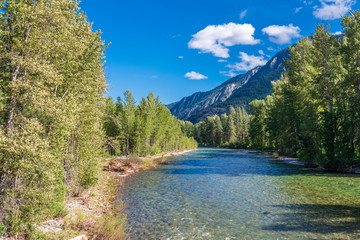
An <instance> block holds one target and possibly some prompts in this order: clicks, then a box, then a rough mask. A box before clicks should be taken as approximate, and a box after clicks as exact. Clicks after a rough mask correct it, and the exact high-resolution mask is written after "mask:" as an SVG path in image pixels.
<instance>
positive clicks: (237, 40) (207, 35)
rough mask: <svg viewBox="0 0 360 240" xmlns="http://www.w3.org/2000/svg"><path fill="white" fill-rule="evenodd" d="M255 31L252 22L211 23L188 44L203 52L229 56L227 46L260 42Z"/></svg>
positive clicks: (217, 55) (224, 56)
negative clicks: (255, 35)
mask: <svg viewBox="0 0 360 240" xmlns="http://www.w3.org/2000/svg"><path fill="white" fill-rule="evenodd" d="M254 32H255V28H254V27H253V26H252V25H251V24H237V23H228V24H223V25H209V26H207V27H206V28H204V29H203V30H201V31H199V32H198V33H196V34H194V35H193V36H192V37H193V38H192V39H191V40H190V42H189V43H188V46H189V48H192V49H199V50H200V52H201V53H212V54H213V55H214V56H216V57H221V58H228V57H230V55H229V49H228V48H227V47H231V46H234V45H255V44H258V43H260V40H258V39H255V38H254V36H253V35H254Z"/></svg>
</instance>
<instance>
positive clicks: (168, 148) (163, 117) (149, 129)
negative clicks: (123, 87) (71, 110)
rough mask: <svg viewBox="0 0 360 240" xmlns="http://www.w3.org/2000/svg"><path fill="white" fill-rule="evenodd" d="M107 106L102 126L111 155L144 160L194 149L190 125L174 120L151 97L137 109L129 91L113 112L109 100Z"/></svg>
mask: <svg viewBox="0 0 360 240" xmlns="http://www.w3.org/2000/svg"><path fill="white" fill-rule="evenodd" d="M107 102H108V104H107V108H106V116H105V119H104V120H103V123H104V125H103V126H104V129H105V132H106V134H107V138H108V140H109V141H108V144H107V145H108V149H109V151H110V152H111V153H112V154H113V155H128V156H131V155H134V156H147V155H156V154H160V153H163V152H174V151H181V150H185V149H191V148H196V147H197V143H196V141H195V140H194V139H193V138H192V137H191V136H192V134H193V125H192V123H190V122H184V121H179V120H178V119H176V118H175V117H173V116H172V115H171V113H170V111H169V110H168V109H167V108H166V107H165V106H164V105H163V104H161V103H160V101H159V98H158V97H157V98H155V96H154V94H153V93H150V94H149V96H148V97H147V98H146V99H145V98H143V99H142V100H141V102H140V104H139V105H138V106H137V105H136V103H135V100H134V97H133V95H132V93H131V92H130V91H126V92H125V93H124V100H122V99H121V98H118V100H117V102H116V104H115V106H116V109H115V110H114V105H113V103H111V102H112V99H111V98H109V99H108V100H107Z"/></svg>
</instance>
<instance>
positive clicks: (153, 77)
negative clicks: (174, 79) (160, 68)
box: [150, 75, 159, 79]
mask: <svg viewBox="0 0 360 240" xmlns="http://www.w3.org/2000/svg"><path fill="white" fill-rule="evenodd" d="M150 78H151V79H157V78H159V76H158V75H152V76H151V77H150Z"/></svg>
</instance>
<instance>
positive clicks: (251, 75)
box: [167, 48, 289, 123]
mask: <svg viewBox="0 0 360 240" xmlns="http://www.w3.org/2000/svg"><path fill="white" fill-rule="evenodd" d="M288 56H289V52H288V49H287V48H286V49H284V50H282V51H280V52H278V53H277V54H276V55H275V56H274V57H273V58H272V59H271V60H269V61H268V62H267V63H266V64H265V65H264V66H261V67H256V68H254V69H252V70H250V71H248V72H247V73H245V74H240V75H238V76H236V77H233V78H231V79H229V80H227V81H226V82H224V83H223V84H221V85H220V86H218V87H216V88H214V89H213V90H210V91H208V92H197V93H194V94H193V95H191V96H189V97H184V98H183V99H181V100H180V101H179V102H176V103H172V104H169V105H168V106H167V107H168V108H169V109H170V111H171V113H172V114H173V115H175V116H176V117H178V118H180V119H183V120H189V121H191V122H194V123H196V122H199V121H201V120H204V119H205V118H206V117H208V116H212V115H214V114H222V113H225V112H227V111H228V109H229V107H230V106H233V107H237V106H244V107H245V108H247V107H248V104H249V103H250V102H251V101H252V100H254V99H263V98H265V97H266V96H267V95H269V94H270V91H271V82H272V81H277V80H279V79H280V77H281V74H282V72H283V71H284V70H285V68H284V67H283V65H282V63H283V62H284V59H286V58H288Z"/></svg>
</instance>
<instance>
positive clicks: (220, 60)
mask: <svg viewBox="0 0 360 240" xmlns="http://www.w3.org/2000/svg"><path fill="white" fill-rule="evenodd" d="M218 62H227V60H225V59H219V60H218Z"/></svg>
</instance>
